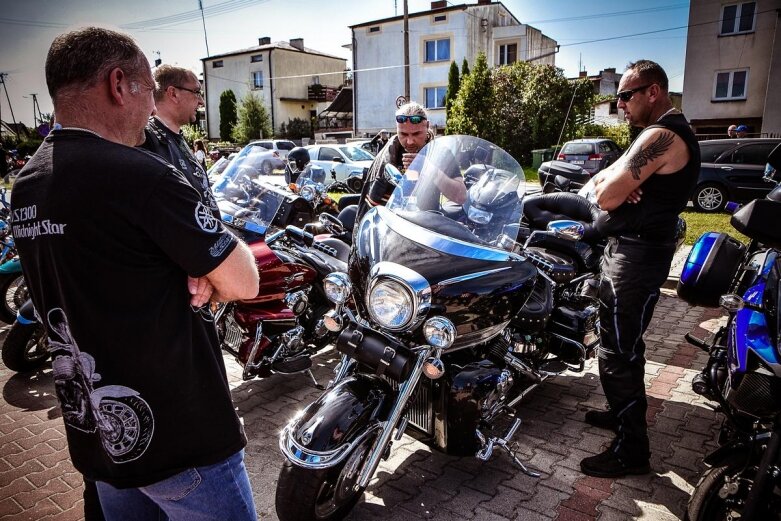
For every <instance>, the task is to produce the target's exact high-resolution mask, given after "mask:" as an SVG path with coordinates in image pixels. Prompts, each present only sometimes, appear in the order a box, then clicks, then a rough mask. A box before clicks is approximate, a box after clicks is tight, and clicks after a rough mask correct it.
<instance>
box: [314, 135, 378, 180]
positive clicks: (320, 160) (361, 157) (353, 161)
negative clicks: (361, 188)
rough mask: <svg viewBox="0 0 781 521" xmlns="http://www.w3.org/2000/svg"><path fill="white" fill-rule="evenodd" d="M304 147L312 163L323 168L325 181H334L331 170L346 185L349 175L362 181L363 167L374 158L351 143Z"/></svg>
mask: <svg viewBox="0 0 781 521" xmlns="http://www.w3.org/2000/svg"><path fill="white" fill-rule="evenodd" d="M306 149H307V150H308V151H309V158H310V159H311V161H312V163H313V164H315V165H317V166H319V167H321V168H323V169H324V170H325V172H326V179H327V183H330V182H332V181H334V179H333V177H332V176H331V172H334V173H335V174H336V181H343V182H345V183H346V184H347V185H348V186H350V183H351V181H350V180H349V178H351V177H356V178H358V179H361V183H362V182H363V172H364V169H366V168H368V167H369V166H370V165H371V164H372V161H373V160H374V156H372V155H371V154H370V153H369V152H367V151H366V150H364V149H362V148H360V147H357V146H354V145H352V144H347V145H336V144H334V145H310V146H308V147H306ZM356 186H358V185H356ZM351 188H352V187H351Z"/></svg>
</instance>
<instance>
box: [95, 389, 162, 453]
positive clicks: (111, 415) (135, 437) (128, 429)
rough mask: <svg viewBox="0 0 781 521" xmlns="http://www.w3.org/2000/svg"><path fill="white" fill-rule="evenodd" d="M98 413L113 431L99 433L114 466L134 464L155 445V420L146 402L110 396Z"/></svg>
mask: <svg viewBox="0 0 781 521" xmlns="http://www.w3.org/2000/svg"><path fill="white" fill-rule="evenodd" d="M99 409H100V414H101V415H102V416H103V419H105V420H107V424H108V425H109V427H110V429H109V430H103V429H102V428H101V429H100V441H101V443H102V444H103V448H104V449H105V450H106V453H107V454H108V455H109V456H110V457H111V459H112V460H113V461H114V462H115V463H127V462H128V461H133V460H135V459H137V458H138V457H139V456H141V455H142V454H143V453H144V452H146V449H147V447H148V446H149V442H150V441H152V433H153V431H154V419H153V417H152V410H151V409H150V408H149V405H148V404H147V403H146V401H145V400H144V399H143V398H140V397H138V396H115V397H110V396H107V397H104V398H103V399H102V400H101V401H100V405H99Z"/></svg>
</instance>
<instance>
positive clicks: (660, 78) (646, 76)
mask: <svg viewBox="0 0 781 521" xmlns="http://www.w3.org/2000/svg"><path fill="white" fill-rule="evenodd" d="M626 69H627V70H632V71H634V72H635V74H637V76H638V77H639V78H640V80H642V83H648V84H652V83H656V84H657V85H659V87H661V88H662V90H663V91H665V92H667V89H668V87H669V82H668V80H667V73H666V72H664V69H662V66H661V65H659V64H658V63H656V62H654V61H651V60H637V61H636V62H632V63H630V64H629V65H627V67H626Z"/></svg>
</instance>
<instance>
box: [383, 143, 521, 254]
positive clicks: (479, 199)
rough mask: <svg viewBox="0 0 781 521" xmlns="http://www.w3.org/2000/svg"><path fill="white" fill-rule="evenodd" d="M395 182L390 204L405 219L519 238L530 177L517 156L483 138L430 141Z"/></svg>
mask: <svg viewBox="0 0 781 521" xmlns="http://www.w3.org/2000/svg"><path fill="white" fill-rule="evenodd" d="M385 174H386V177H388V178H389V179H391V180H392V181H394V182H395V183H396V189H395V190H394V192H393V194H392V195H391V197H390V199H389V200H388V203H387V205H386V208H387V209H388V210H390V211H391V212H393V213H394V214H396V215H398V216H399V217H401V218H402V219H405V220H408V221H411V222H413V223H415V224H417V225H418V226H422V227H424V228H427V229H429V230H431V231H433V232H436V233H439V234H442V235H448V236H451V237H457V238H458V239H459V240H463V241H466V242H472V243H477V244H481V245H490V246H495V247H502V248H508V247H511V246H510V245H511V244H512V242H513V241H515V240H516V239H517V234H518V223H519V222H520V219H521V214H522V210H523V196H524V194H525V192H526V179H525V176H524V173H523V169H522V168H521V166H520V165H519V164H518V162H517V161H516V160H515V159H513V157H512V156H511V155H510V154H508V153H507V152H505V151H504V150H502V149H501V148H499V147H498V146H496V145H494V144H493V143H490V142H488V141H486V140H484V139H480V138H477V137H473V136H458V135H457V136H444V137H440V138H437V139H434V140H432V141H431V142H429V143H428V144H427V145H426V146H425V147H424V148H423V149H422V150H421V151H420V152H419V153H418V154H417V156H416V157H415V159H414V160H413V161H412V163H411V164H410V166H409V168H407V169H406V171H405V172H404V173H403V174H402V173H401V172H400V171H399V170H398V169H396V168H395V167H393V166H391V165H389V166H388V167H386V172H385Z"/></svg>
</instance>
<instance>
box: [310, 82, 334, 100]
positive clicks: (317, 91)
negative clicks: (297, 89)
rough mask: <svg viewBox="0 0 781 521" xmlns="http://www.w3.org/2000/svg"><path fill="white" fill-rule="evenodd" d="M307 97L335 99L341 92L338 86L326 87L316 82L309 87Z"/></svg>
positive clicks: (311, 98) (312, 98)
mask: <svg viewBox="0 0 781 521" xmlns="http://www.w3.org/2000/svg"><path fill="white" fill-rule="evenodd" d="M306 90H307V99H309V100H310V101H329V102H330V101H333V100H334V98H336V94H337V93H338V92H339V88H338V87H326V86H325V85H320V84H319V83H316V84H314V85H310V86H309V87H307V89H306Z"/></svg>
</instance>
